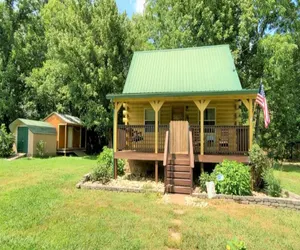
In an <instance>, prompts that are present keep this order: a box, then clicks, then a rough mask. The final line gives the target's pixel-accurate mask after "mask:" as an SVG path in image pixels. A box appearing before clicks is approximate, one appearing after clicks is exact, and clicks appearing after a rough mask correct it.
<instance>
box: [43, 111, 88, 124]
mask: <svg viewBox="0 0 300 250" xmlns="http://www.w3.org/2000/svg"><path fill="white" fill-rule="evenodd" d="M52 115H57V116H58V117H59V118H60V119H62V120H63V121H64V122H65V123H68V124H76V125H82V124H83V123H82V121H81V120H80V119H79V118H78V117H76V116H72V115H67V114H60V113H57V112H52V113H51V114H50V115H48V116H47V117H46V118H45V119H44V120H46V119H48V118H49V117H50V116H52Z"/></svg>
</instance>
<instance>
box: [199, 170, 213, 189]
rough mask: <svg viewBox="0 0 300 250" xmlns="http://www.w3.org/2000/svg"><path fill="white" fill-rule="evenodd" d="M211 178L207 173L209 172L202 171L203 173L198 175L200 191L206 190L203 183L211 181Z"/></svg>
mask: <svg viewBox="0 0 300 250" xmlns="http://www.w3.org/2000/svg"><path fill="white" fill-rule="evenodd" d="M211 180H212V178H211V176H210V175H209V173H207V172H204V173H203V174H201V175H200V177H199V181H200V189H201V190H202V191H206V185H205V183H206V182H209V181H211Z"/></svg>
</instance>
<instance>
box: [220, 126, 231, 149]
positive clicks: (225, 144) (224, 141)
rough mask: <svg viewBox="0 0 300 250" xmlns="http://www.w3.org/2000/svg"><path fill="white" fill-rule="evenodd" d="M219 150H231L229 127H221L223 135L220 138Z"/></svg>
mask: <svg viewBox="0 0 300 250" xmlns="http://www.w3.org/2000/svg"><path fill="white" fill-rule="evenodd" d="M219 151H220V152H224V151H225V152H228V151H229V129H228V128H221V135H220V138H219Z"/></svg>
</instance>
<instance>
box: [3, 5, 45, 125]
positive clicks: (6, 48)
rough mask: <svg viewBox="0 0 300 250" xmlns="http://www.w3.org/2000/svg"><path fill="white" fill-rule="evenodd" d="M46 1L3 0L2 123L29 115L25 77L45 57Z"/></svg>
mask: <svg viewBox="0 0 300 250" xmlns="http://www.w3.org/2000/svg"><path fill="white" fill-rule="evenodd" d="M43 4H44V1H38V0H31V1H28V0H20V1H3V2H0V20H1V21H0V40H1V43H0V123H1V122H3V123H5V124H6V125H7V124H8V123H9V122H11V121H12V120H14V119H15V118H17V117H28V116H30V114H28V113H27V110H26V108H25V106H26V105H25V104H26V101H27V94H28V89H27V88H26V85H25V78H26V77H27V76H28V75H30V73H31V70H32V69H33V68H34V67H38V66H40V65H41V64H42V62H43V60H44V55H45V51H46V45H45V42H44V29H43V25H42V22H41V15H40V10H41V8H42V6H43Z"/></svg>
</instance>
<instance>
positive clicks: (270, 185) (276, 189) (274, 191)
mask: <svg viewBox="0 0 300 250" xmlns="http://www.w3.org/2000/svg"><path fill="white" fill-rule="evenodd" d="M263 180H264V183H265V191H266V193H267V194H268V195H269V196H273V197H280V196H281V192H282V188H281V183H280V180H279V179H277V178H275V176H274V172H273V169H272V168H269V169H267V170H266V171H265V172H264V173H263Z"/></svg>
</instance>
